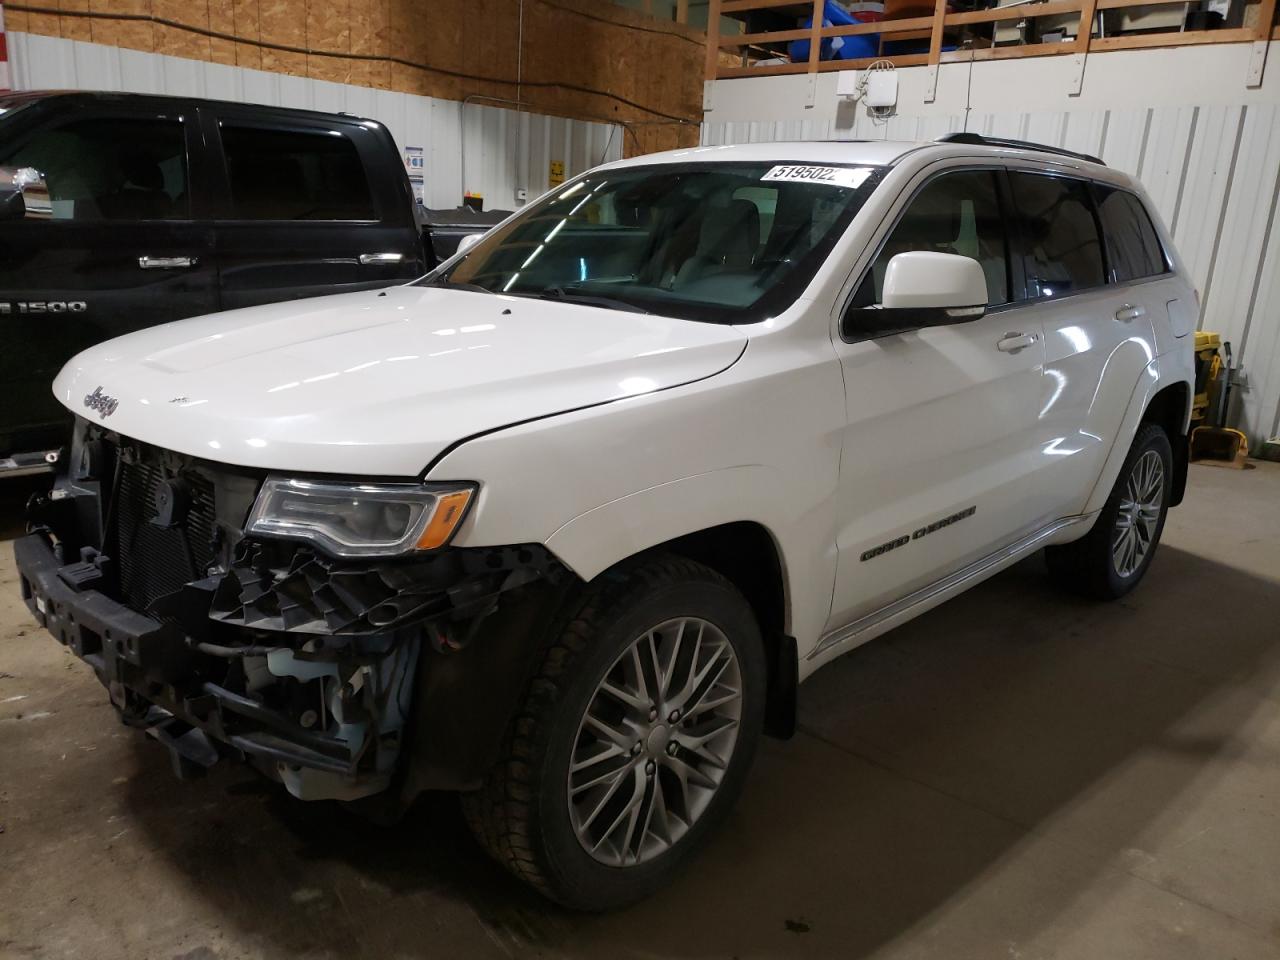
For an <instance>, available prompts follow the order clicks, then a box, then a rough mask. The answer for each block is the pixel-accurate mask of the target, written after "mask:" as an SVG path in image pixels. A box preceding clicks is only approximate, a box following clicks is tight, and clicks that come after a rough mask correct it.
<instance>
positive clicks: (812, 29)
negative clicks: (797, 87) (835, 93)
mask: <svg viewBox="0 0 1280 960" xmlns="http://www.w3.org/2000/svg"><path fill="white" fill-rule="evenodd" d="M826 5H827V4H826V0H813V13H812V14H811V15H812V17H813V20H812V22H811V23H810V24H809V72H810V73H817V72H818V61H819V60H821V59H822V14H823V11H824V10H825V9H826ZM809 90H810V100H809V104H810V106H812V105H813V100H812V91H813V88H812V86H811V87H810V88H809Z"/></svg>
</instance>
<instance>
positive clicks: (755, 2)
mask: <svg viewBox="0 0 1280 960" xmlns="http://www.w3.org/2000/svg"><path fill="white" fill-rule="evenodd" d="M808 6H809V5H808V4H807V3H797V2H796V0H724V3H723V5H722V6H721V12H722V13H739V12H741V11H743V10H768V9H771V8H775V7H805V8H807V7H808Z"/></svg>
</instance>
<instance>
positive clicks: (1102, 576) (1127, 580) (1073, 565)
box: [1045, 424, 1173, 600]
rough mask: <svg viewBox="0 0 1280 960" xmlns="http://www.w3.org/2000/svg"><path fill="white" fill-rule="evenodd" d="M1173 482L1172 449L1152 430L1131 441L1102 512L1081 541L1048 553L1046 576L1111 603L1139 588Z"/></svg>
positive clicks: (1162, 435)
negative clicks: (1048, 574) (1131, 443)
mask: <svg viewBox="0 0 1280 960" xmlns="http://www.w3.org/2000/svg"><path fill="white" fill-rule="evenodd" d="M1172 477H1173V448H1172V447H1171V446H1170V445H1169V437H1168V435H1167V434H1166V433H1165V432H1164V430H1163V429H1161V428H1160V427H1159V426H1157V425H1156V424H1147V425H1146V426H1144V427H1143V428H1142V429H1140V430H1139V431H1138V435H1137V437H1135V438H1134V441H1133V446H1132V447H1131V448H1130V450H1129V456H1128V457H1127V458H1126V459H1125V462H1124V466H1123V467H1122V468H1121V470H1120V476H1119V477H1118V478H1117V479H1116V483H1115V486H1114V487H1113V488H1112V490H1111V496H1110V497H1108V498H1107V502H1106V504H1104V505H1103V508H1102V512H1101V513H1100V514H1099V515H1098V519H1097V520H1096V521H1095V522H1094V525H1093V529H1091V530H1090V531H1089V532H1088V533H1087V534H1086V535H1085V536H1084V537H1083V538H1081V539H1080V540H1077V541H1075V542H1074V543H1068V544H1063V545H1062V546H1056V547H1049V548H1048V549H1046V550H1045V559H1046V561H1047V562H1048V565H1049V572H1050V573H1051V574H1052V575H1053V576H1054V577H1055V579H1057V580H1058V581H1059V582H1061V583H1062V584H1063V585H1064V586H1066V587H1068V588H1069V589H1071V590H1072V591H1074V592H1076V593H1080V594H1083V595H1085V596H1090V597H1095V598H1097V599H1100V600H1114V599H1117V598H1119V597H1122V596H1124V595H1125V594H1126V593H1128V592H1129V591H1130V590H1132V589H1133V588H1134V587H1136V586H1137V585H1138V582H1139V581H1140V580H1141V579H1142V577H1143V575H1144V574H1145V573H1146V572H1147V568H1148V567H1149V566H1150V565H1151V560H1152V558H1153V557H1154V556H1155V552H1156V547H1157V546H1158V545H1159V543H1160V534H1161V532H1162V531H1163V530H1164V520H1165V516H1166V515H1167V513H1168V511H1169V494H1170V490H1171V480H1172Z"/></svg>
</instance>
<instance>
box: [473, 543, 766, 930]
mask: <svg viewBox="0 0 1280 960" xmlns="http://www.w3.org/2000/svg"><path fill="white" fill-rule="evenodd" d="M764 698H765V664H764V656H763V650H762V643H761V637H760V630H759V627H758V625H757V623H756V621H755V617H754V615H753V613H752V610H751V607H750V605H749V604H748V603H747V601H746V600H745V599H744V598H743V596H742V594H741V593H739V592H738V590H737V589H736V588H735V587H734V586H733V585H732V584H731V583H729V582H728V581H727V580H726V579H724V578H723V577H721V576H720V575H719V574H718V573H716V572H715V571H713V570H711V569H710V568H708V567H705V566H703V565H702V564H699V563H695V562H693V561H690V560H686V559H684V558H680V557H674V556H664V557H657V558H655V559H652V560H649V561H647V562H644V563H641V564H639V565H636V566H633V567H631V568H629V569H623V570H621V571H618V572H615V573H610V574H606V575H604V576H603V577H601V578H600V580H599V581H597V582H595V583H593V584H591V585H590V586H588V588H587V589H586V591H585V594H584V596H583V597H582V598H581V600H580V601H579V603H578V606H577V609H576V611H575V612H574V613H573V615H572V616H571V618H570V620H569V623H568V625H567V626H565V627H564V629H563V630H562V631H560V633H559V635H558V636H557V637H556V638H554V639H553V641H552V642H551V644H550V645H549V646H548V647H547V649H546V651H545V653H544V655H543V657H542V661H541V665H540V667H539V669H538V671H537V673H536V674H535V676H534V679H533V680H532V682H531V683H530V686H529V689H528V692H527V694H526V698H525V702H524V704H523V706H522V708H521V709H520V710H519V712H518V713H517V715H516V718H515V720H514V721H513V723H512V726H511V729H510V731H509V733H508V736H507V739H506V741H505V743H504V747H503V756H502V759H501V760H500V761H499V763H498V764H497V765H496V766H495V767H494V769H493V770H492V771H491V773H490V775H489V777H488V779H487V781H486V783H485V785H484V786H483V788H482V789H481V790H479V791H477V792H476V793H473V794H468V795H465V796H464V797H463V809H464V812H465V814H466V817H467V821H468V823H469V824H470V825H471V828H472V830H473V832H474V833H475V834H476V837H477V838H478V839H479V841H480V843H481V844H482V845H483V846H484V847H485V848H486V849H487V850H488V851H489V853H490V854H491V855H492V856H494V857H495V858H496V859H497V860H498V861H499V862H501V863H503V864H504V865H505V866H506V867H507V868H508V869H510V870H511V871H512V872H513V873H515V875H516V876H517V877H519V878H520V879H522V880H524V881H525V882H527V883H529V884H531V885H532V886H534V887H535V888H537V889H538V890H540V891H542V892H543V893H544V894H546V895H547V896H549V897H551V898H552V899H553V900H556V901H557V902H559V903H561V904H564V905H565V906H568V907H572V908H575V909H582V910H605V909H610V908H613V907H618V906H621V905H624V904H627V903H630V902H633V901H635V900H639V899H641V898H643V897H645V896H648V895H649V894H650V893H652V892H654V891H655V890H656V889H658V888H659V887H660V886H662V884H663V883H665V882H666V880H667V878H668V877H669V876H670V875H671V874H672V873H673V872H674V871H675V870H676V869H677V868H678V867H679V866H680V865H681V864H682V863H683V862H684V861H685V860H686V859H687V858H688V857H689V856H690V855H691V854H692V853H693V851H694V850H695V849H696V848H697V847H698V846H699V845H700V843H701V842H702V841H703V839H704V838H705V837H706V835H707V834H708V833H709V832H710V831H711V830H712V829H713V828H714V827H715V825H716V824H717V823H718V822H719V821H720V820H722V819H723V818H724V816H725V815H726V813H727V812H728V810H729V808H730V807H731V805H732V803H733V801H734V799H735V798H736V796H737V794H738V793H739V792H740V790H741V788H742V784H743V782H744V780H745V778H746V774H747V771H748V769H749V767H750V765H751V760H752V758H753V756H754V754H755V750H756V745H757V742H758V740H759V736H760V731H761V728H762V725H763V718H764Z"/></svg>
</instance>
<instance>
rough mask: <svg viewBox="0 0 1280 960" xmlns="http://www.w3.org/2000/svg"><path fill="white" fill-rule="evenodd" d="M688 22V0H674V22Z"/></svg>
mask: <svg viewBox="0 0 1280 960" xmlns="http://www.w3.org/2000/svg"><path fill="white" fill-rule="evenodd" d="M688 22H689V0H676V23H688Z"/></svg>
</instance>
